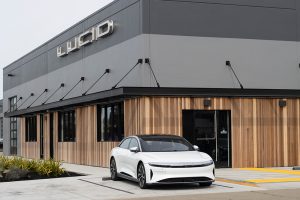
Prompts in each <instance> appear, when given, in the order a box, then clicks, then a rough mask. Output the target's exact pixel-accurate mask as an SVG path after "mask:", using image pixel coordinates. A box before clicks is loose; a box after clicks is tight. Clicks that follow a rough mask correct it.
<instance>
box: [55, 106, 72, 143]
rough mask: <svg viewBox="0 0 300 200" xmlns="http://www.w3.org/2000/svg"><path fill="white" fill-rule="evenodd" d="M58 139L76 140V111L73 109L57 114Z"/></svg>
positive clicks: (62, 140) (61, 140)
mask: <svg viewBox="0 0 300 200" xmlns="http://www.w3.org/2000/svg"><path fill="white" fill-rule="evenodd" d="M58 130H59V134H58V141H59V142H75V140H76V113H75V110H71V111H62V112H59V115H58Z"/></svg>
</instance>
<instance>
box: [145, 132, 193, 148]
mask: <svg viewBox="0 0 300 200" xmlns="http://www.w3.org/2000/svg"><path fill="white" fill-rule="evenodd" d="M140 143H141V147H142V151H143V152H174V151H194V148H193V146H192V145H191V144H190V143H189V142H188V141H186V140H185V139H183V138H180V137H158V136H153V137H151V136H146V137H140Z"/></svg>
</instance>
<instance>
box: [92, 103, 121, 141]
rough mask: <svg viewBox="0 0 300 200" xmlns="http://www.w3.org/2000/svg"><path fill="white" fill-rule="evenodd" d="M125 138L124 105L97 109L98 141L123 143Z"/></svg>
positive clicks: (118, 104) (100, 106)
mask: <svg viewBox="0 0 300 200" xmlns="http://www.w3.org/2000/svg"><path fill="white" fill-rule="evenodd" d="M123 138H124V105H123V103H122V102H121V103H115V104H110V105H98V107H97V141H98V142H104V141H121V140H122V139H123Z"/></svg>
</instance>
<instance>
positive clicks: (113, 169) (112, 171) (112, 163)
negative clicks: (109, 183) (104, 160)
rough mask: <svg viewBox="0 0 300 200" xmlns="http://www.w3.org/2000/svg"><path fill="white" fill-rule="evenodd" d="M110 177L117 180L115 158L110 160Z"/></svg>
mask: <svg viewBox="0 0 300 200" xmlns="http://www.w3.org/2000/svg"><path fill="white" fill-rule="evenodd" d="M110 177H111V179H112V180H114V181H115V180H117V178H118V176H117V166H116V161H115V159H114V158H113V159H111V161H110Z"/></svg>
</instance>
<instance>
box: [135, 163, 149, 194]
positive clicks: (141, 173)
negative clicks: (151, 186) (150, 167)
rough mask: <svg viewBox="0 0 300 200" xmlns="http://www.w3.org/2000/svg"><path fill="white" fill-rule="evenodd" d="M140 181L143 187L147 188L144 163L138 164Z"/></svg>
mask: <svg viewBox="0 0 300 200" xmlns="http://www.w3.org/2000/svg"><path fill="white" fill-rule="evenodd" d="M137 178H138V183H139V186H140V188H141V189H145V188H147V183H146V172H145V167H144V165H143V164H142V163H140V164H139V165H138V171H137Z"/></svg>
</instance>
